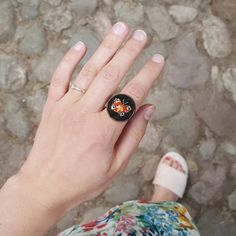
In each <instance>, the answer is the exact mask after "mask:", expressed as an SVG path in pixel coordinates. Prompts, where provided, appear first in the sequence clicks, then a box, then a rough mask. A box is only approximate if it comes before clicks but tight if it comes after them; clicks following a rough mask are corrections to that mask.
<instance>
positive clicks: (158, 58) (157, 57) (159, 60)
mask: <svg viewBox="0 0 236 236" xmlns="http://www.w3.org/2000/svg"><path fill="white" fill-rule="evenodd" d="M152 60H153V61H154V62H156V63H158V64H161V63H163V62H164V60H165V59H164V57H163V56H162V55H160V54H155V55H154V56H153V57H152Z"/></svg>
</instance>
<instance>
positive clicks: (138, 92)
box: [126, 83, 145, 101]
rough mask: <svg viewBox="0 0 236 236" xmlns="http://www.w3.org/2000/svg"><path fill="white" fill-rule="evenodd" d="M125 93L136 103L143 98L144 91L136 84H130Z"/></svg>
mask: <svg viewBox="0 0 236 236" xmlns="http://www.w3.org/2000/svg"><path fill="white" fill-rule="evenodd" d="M126 92H127V93H128V94H129V95H130V96H131V97H132V98H133V99H134V100H136V101H140V100H142V99H143V98H144V96H145V90H144V89H143V88H142V87H141V86H140V85H138V84H137V83H130V84H129V85H128V86H127V89H126Z"/></svg>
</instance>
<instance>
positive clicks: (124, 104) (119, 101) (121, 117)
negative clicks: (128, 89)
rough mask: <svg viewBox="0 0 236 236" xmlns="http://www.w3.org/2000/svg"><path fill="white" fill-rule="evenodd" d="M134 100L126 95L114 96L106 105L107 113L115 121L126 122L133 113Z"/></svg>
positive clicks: (134, 107) (134, 108)
mask: <svg viewBox="0 0 236 236" xmlns="http://www.w3.org/2000/svg"><path fill="white" fill-rule="evenodd" d="M135 110H136V105H135V102H134V100H133V99H132V98H131V97H130V96H128V95H126V94H121V93H120V94H116V95H115V96H113V97H111V98H110V100H109V101H108V103H107V112H108V114H109V115H110V117H111V118H112V119H114V120H116V121H126V120H128V119H130V118H131V117H132V115H133V114H134V113H135Z"/></svg>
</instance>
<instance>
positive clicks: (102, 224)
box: [58, 200, 200, 236]
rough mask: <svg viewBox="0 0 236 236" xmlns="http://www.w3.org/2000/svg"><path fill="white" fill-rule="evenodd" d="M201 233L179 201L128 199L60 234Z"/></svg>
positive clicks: (184, 235)
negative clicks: (158, 201)
mask: <svg viewBox="0 0 236 236" xmlns="http://www.w3.org/2000/svg"><path fill="white" fill-rule="evenodd" d="M67 235H68V236H77V235H91V236H110V235H114V236H123V235H127V236H136V235H137V236H138V235H142V236H145V235H148V236H153V235H158V236H187V235H191V236H200V234H199V232H198V229H197V227H196V226H195V224H194V223H193V221H192V219H191V216H190V215H189V213H188V211H187V210H186V208H185V207H183V206H182V205H181V204H179V203H177V202H161V203H150V202H146V201H142V200H139V201H128V202H124V203H123V204H122V205H118V206H116V207H113V208H111V209H110V210H109V211H108V212H107V213H105V215H103V216H101V217H99V218H97V219H95V220H93V221H90V222H88V223H85V224H78V225H74V226H73V227H71V228H69V229H66V230H65V231H63V232H61V233H60V234H58V236H67Z"/></svg>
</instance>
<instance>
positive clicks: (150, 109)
mask: <svg viewBox="0 0 236 236" xmlns="http://www.w3.org/2000/svg"><path fill="white" fill-rule="evenodd" d="M155 109H156V107H155V106H154V105H152V106H149V107H147V108H146V109H145V111H144V119H145V120H150V119H151V117H152V115H153V113H154V111H155Z"/></svg>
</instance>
